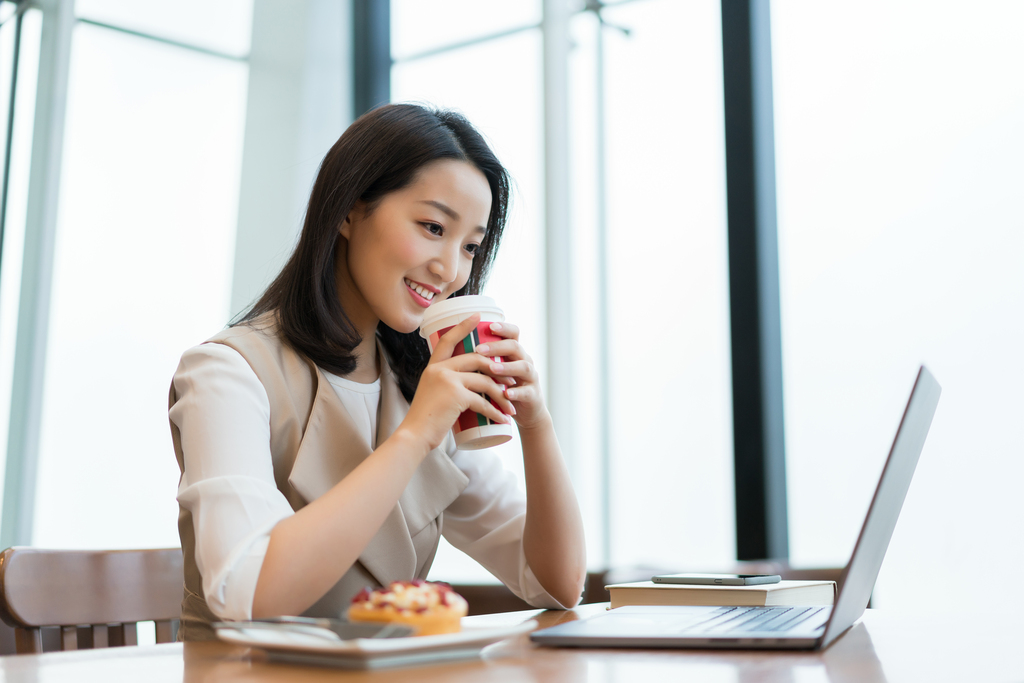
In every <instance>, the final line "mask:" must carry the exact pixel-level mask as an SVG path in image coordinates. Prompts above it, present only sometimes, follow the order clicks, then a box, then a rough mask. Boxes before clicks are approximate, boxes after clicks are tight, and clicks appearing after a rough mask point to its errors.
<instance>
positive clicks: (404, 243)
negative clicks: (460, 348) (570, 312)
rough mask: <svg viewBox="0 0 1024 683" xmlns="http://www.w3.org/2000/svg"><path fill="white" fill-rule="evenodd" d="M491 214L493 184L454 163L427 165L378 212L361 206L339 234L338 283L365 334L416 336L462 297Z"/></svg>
mask: <svg viewBox="0 0 1024 683" xmlns="http://www.w3.org/2000/svg"><path fill="white" fill-rule="evenodd" d="M490 211H491V188H490V186H489V185H488V184H487V178H486V177H485V176H484V174H483V173H481V172H480V170H479V169H477V168H476V167H475V166H473V165H472V164H469V163H467V162H464V161H456V160H452V159H444V160H440V161H435V162H432V163H430V164H427V165H426V166H424V167H423V168H421V169H420V170H419V172H418V173H417V174H416V176H415V178H414V179H413V182H412V183H410V184H409V185H407V186H406V187H404V188H402V189H400V190H396V191H395V192H392V193H390V194H387V195H385V196H384V197H383V198H382V199H381V200H380V202H379V203H378V204H377V206H376V207H375V208H374V209H373V210H372V211H369V212H367V210H366V206H365V205H363V204H362V203H357V205H356V207H355V209H353V211H352V213H351V214H349V216H348V217H347V218H346V219H345V221H344V222H343V223H342V225H341V227H340V229H339V230H340V232H341V236H342V238H343V239H341V240H339V241H338V242H339V244H338V253H337V257H338V258H337V261H336V263H337V266H336V269H335V276H336V279H337V282H338V296H339V298H340V299H341V304H342V306H343V307H344V308H345V312H346V313H347V314H348V316H349V317H350V318H351V320H352V322H353V323H355V325H356V328H357V330H358V331H359V332H360V334H361V335H363V336H364V337H366V336H367V335H369V334H371V333H372V332H373V330H374V329H375V328H376V326H377V322H378V321H383V322H384V324H386V325H387V326H388V327H391V328H392V329H394V330H396V331H398V332H405V333H408V332H414V331H416V329H418V328H419V326H420V321H421V320H422V319H423V312H424V311H425V310H426V309H427V307H428V306H430V305H431V304H433V303H436V302H438V301H442V300H444V299H446V298H448V297H449V296H451V295H452V294H454V293H455V292H457V291H458V290H459V289H461V288H462V287H463V286H464V285H465V284H466V282H467V281H468V280H469V274H470V269H471V267H472V265H473V255H474V253H475V252H476V250H477V249H478V248H479V245H480V242H481V241H482V240H483V238H484V232H485V230H486V226H487V218H488V216H489V215H490Z"/></svg>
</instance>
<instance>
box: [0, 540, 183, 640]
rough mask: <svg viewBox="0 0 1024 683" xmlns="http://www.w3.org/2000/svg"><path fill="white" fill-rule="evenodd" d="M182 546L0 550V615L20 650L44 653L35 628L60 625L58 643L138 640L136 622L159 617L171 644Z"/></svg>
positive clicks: (159, 629) (159, 631)
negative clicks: (11, 629)
mask: <svg viewBox="0 0 1024 683" xmlns="http://www.w3.org/2000/svg"><path fill="white" fill-rule="evenodd" d="M183 576H184V575H183V570H182V558H181V550H180V549H178V548H166V549H147V550H43V549H39V548H22V547H15V548H8V549H7V550H4V551H3V553H0V618H2V619H3V620H4V621H5V622H7V623H8V624H10V625H11V626H13V627H14V629H15V631H14V632H15V644H16V649H17V651H18V653H19V654H21V653H30V652H42V650H43V646H42V635H41V631H40V628H42V627H46V626H58V627H60V629H61V649H63V650H76V649H78V648H79V647H108V646H110V647H112V646H118V645H135V644H137V643H138V632H137V629H136V623H137V622H140V621H153V622H156V640H157V642H158V643H162V642H170V641H171V640H173V638H174V630H175V626H176V625H177V621H178V619H179V618H180V616H181V597H182V586H183V585H184V581H183Z"/></svg>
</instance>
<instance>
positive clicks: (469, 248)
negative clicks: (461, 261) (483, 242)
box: [466, 244, 480, 256]
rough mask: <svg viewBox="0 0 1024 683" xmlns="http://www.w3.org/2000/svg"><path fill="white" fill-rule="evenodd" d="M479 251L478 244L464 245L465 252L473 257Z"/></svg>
mask: <svg viewBox="0 0 1024 683" xmlns="http://www.w3.org/2000/svg"><path fill="white" fill-rule="evenodd" d="M479 250H480V245H479V244H467V245H466V251H468V252H469V253H470V254H471V255H473V256H476V252H477V251H479Z"/></svg>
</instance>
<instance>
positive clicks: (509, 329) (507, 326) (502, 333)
mask: <svg viewBox="0 0 1024 683" xmlns="http://www.w3.org/2000/svg"><path fill="white" fill-rule="evenodd" d="M489 329H490V330H491V332H493V333H494V334H496V335H498V336H499V337H505V338H506V339H519V327H518V326H516V325H513V324H512V323H491V325H490V327H489Z"/></svg>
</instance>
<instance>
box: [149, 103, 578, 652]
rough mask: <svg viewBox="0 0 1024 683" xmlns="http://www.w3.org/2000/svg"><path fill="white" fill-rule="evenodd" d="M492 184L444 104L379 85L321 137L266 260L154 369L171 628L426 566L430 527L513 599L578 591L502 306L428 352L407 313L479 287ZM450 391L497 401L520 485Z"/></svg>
mask: <svg viewBox="0 0 1024 683" xmlns="http://www.w3.org/2000/svg"><path fill="white" fill-rule="evenodd" d="M507 202H508V177H507V173H506V171H505V169H504V168H503V167H502V166H501V164H500V163H499V162H498V160H497V159H496V158H495V156H494V154H493V153H492V152H491V150H490V149H489V148H488V146H487V144H486V143H485V142H484V140H483V138H482V137H481V136H480V135H479V134H478V133H477V132H476V131H475V130H474V129H473V127H472V126H471V125H470V124H469V123H468V122H467V121H466V120H465V119H464V118H462V117H461V116H459V115H457V114H453V113H450V112H435V111H429V110H427V109H424V108H422V107H418V106H414V105H389V106H385V107H381V108H379V109H377V110H374V111H373V112H370V113H368V114H366V115H365V116H363V117H361V118H360V119H359V120H358V121H356V122H355V123H354V124H352V126H351V127H350V128H349V129H348V130H347V131H346V132H345V133H344V134H343V135H342V136H341V138H340V139H339V140H338V142H337V143H335V145H334V146H333V147H332V148H331V150H330V151H329V152H328V153H327V156H326V157H325V158H324V160H323V163H322V164H321V167H320V172H319V174H318V177H317V180H316V183H315V185H314V187H313V191H312V194H311V196H310V200H309V206H308V209H307V212H306V220H305V225H304V226H303V230H302V235H301V237H300V239H299V243H298V245H297V247H296V249H295V252H294V254H292V256H291V258H290V259H289V261H288V263H287V264H286V265H285V267H284V269H283V270H282V271H281V273H280V274H279V275H278V277H277V278H276V279H275V280H274V282H273V283H272V284H271V285H270V287H269V288H268V289H267V291H266V292H265V293H264V294H263V296H262V297H261V298H260V299H259V301H257V303H256V304H255V305H254V306H253V308H252V309H251V310H250V311H249V312H248V313H247V314H246V315H245V316H244V318H243V319H242V321H241V322H240V323H238V324H235V325H234V326H232V327H229V328H228V329H227V330H224V331H222V332H221V333H220V334H218V335H215V336H214V337H213V338H211V339H210V340H209V341H208V342H206V343H204V344H201V345H200V346H198V347H195V348H192V349H189V350H188V351H186V352H185V354H184V355H183V356H182V359H181V363H180V365H179V366H178V370H177V371H176V373H175V375H174V379H173V382H172V385H171V394H170V413H169V415H170V421H171V432H172V436H173V439H174V446H175V452H176V455H177V458H178V464H179V467H180V468H181V471H182V476H181V483H180V485H179V489H178V502H179V505H180V511H181V512H180V515H179V523H178V528H179V533H180V535H181V543H182V551H183V554H184V560H185V598H184V601H183V603H182V624H181V631H180V637H181V638H182V639H185V640H194V639H204V638H211V637H213V632H212V630H211V629H210V626H209V624H210V622H212V621H215V620H218V619H235V620H239V619H250V618H263V617H271V616H276V615H285V614H307V615H310V616H333V617H336V616H339V615H341V614H342V613H343V612H344V610H345V608H346V607H347V606H348V604H349V601H350V599H351V597H352V596H353V595H354V594H355V593H356V592H357V591H359V590H360V589H361V588H362V587H364V586H366V585H374V584H380V585H386V584H387V583H389V582H390V581H393V580H402V579H412V578H417V577H418V578H422V577H424V576H426V574H427V572H428V571H429V569H430V564H431V562H432V560H433V556H434V552H435V550H436V548H437V543H438V540H439V536H440V534H441V533H442V531H443V533H444V535H445V537H446V538H447V539H448V540H449V541H451V542H452V544H453V545H455V546H456V547H458V548H460V549H462V550H464V551H465V552H467V553H468V554H469V555H471V556H473V557H474V558H475V559H477V560H478V561H479V562H480V563H481V564H483V565H484V566H485V567H486V568H487V569H489V570H490V571H491V572H492V573H494V574H495V575H496V576H497V577H498V578H500V579H501V580H502V581H503V582H504V583H505V584H506V585H508V586H509V587H510V588H511V589H512V590H513V592H515V593H516V594H517V595H519V596H520V597H522V598H523V599H525V600H526V601H527V602H529V603H531V604H533V605H535V606H538V607H554V608H558V607H562V608H564V607H570V606H572V605H574V604H575V603H576V602H577V601H578V599H579V596H580V593H581V591H582V589H583V579H584V575H585V551H584V540H583V525H582V521H581V519H580V513H579V508H578V505H577V503H576V499H575V496H574V494H573V490H572V486H571V484H570V481H569V477H568V473H567V471H566V468H565V465H564V462H563V460H562V457H561V454H560V451H559V448H558V442H557V440H556V437H555V432H554V429H553V426H552V422H551V416H550V414H549V413H548V411H547V408H546V407H545V404H544V400H543V397H542V396H541V392H540V389H539V379H538V377H537V373H536V370H535V368H534V366H533V362H532V360H531V358H530V356H529V355H528V354H527V353H526V351H525V350H524V349H523V348H522V346H521V345H520V344H519V342H518V337H519V330H518V328H516V327H515V326H514V325H512V324H508V323H503V324H501V325H495V326H494V332H495V334H496V335H497V336H499V337H501V338H502V341H499V342H493V343H491V344H490V345H489V346H490V348H485V347H481V348H479V349H478V350H479V351H480V353H476V354H465V355H461V356H458V357H455V358H451V357H450V356H451V353H452V349H453V348H454V346H455V344H456V343H457V342H458V341H459V340H461V339H462V338H463V337H464V336H465V335H466V334H467V333H468V332H469V330H470V329H472V327H474V326H475V325H476V323H477V322H478V319H477V318H471V319H470V320H467V321H465V322H464V323H462V324H460V325H459V326H457V327H456V328H454V329H452V330H451V331H450V332H449V333H448V334H446V335H445V336H444V337H442V339H441V340H440V342H439V343H438V344H437V347H436V348H435V351H434V353H433V354H432V355H431V354H430V353H429V351H428V347H427V345H426V342H425V341H424V340H423V339H421V338H420V337H419V335H418V333H417V329H418V327H419V324H420V320H421V319H422V316H423V312H424V311H425V310H426V307H427V306H429V305H430V304H432V303H435V302H437V301H440V300H443V299H445V298H447V297H449V296H455V295H460V294H477V293H479V292H480V290H481V288H482V287H483V284H484V281H485V279H486V276H487V272H488V268H489V266H490V264H491V263H492V261H493V259H494V256H495V253H496V251H497V248H498V243H499V241H500V238H501V233H502V229H503V227H504V224H505V220H506V214H507ZM484 354H486V356H491V357H495V356H502V357H503V358H505V359H506V362H504V363H501V364H496V363H493V362H491V361H490V360H489V359H488V358H487V357H485V355H484ZM503 386H508V387H509V388H508V389H507V390H503ZM481 394H483V395H486V396H487V397H489V398H490V399H491V400H492V401H493V402H494V404H493V405H492V403H491V402H490V401H487V400H485V399H484V398H483V397H482V396H481ZM495 405H497V406H500V407H501V409H502V410H498V409H497V408H496V407H495ZM466 409H473V410H475V411H477V412H480V413H482V414H485V415H487V416H488V417H490V418H492V419H495V420H499V421H504V422H509V421H511V420H512V419H514V420H515V423H516V424H517V427H518V429H519V434H520V437H521V440H522V445H523V458H524V462H525V471H526V484H527V490H526V494H525V496H524V495H523V494H522V493H521V492H519V491H518V489H517V487H516V486H515V484H514V482H513V481H512V479H511V477H510V476H509V475H507V474H506V473H504V472H503V471H502V469H501V466H500V463H499V462H498V460H497V458H496V457H495V456H494V455H493V454H490V453H488V452H486V451H475V452H469V453H467V452H462V451H457V450H456V449H455V447H454V440H453V438H452V436H451V432H450V430H451V427H452V425H453V423H454V422H455V420H456V418H457V416H458V415H459V413H461V412H462V411H463V410H466ZM509 416H512V417H509Z"/></svg>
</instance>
